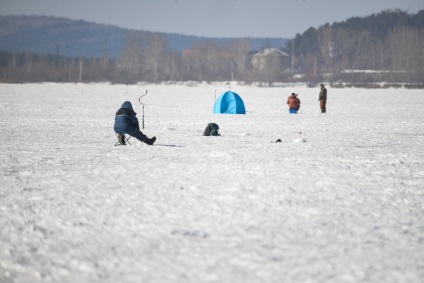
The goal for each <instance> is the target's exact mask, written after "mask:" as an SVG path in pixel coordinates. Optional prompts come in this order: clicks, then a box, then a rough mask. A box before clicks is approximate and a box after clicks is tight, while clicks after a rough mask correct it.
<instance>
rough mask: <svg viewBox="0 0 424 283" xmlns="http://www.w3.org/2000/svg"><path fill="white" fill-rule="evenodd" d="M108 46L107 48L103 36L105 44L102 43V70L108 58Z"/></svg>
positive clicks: (104, 68) (104, 69)
mask: <svg viewBox="0 0 424 283" xmlns="http://www.w3.org/2000/svg"><path fill="white" fill-rule="evenodd" d="M107 52H108V48H107V40H106V38H105V45H104V49H103V71H106V61H107V59H108V54H107Z"/></svg>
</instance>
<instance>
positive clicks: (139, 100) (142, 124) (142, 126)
mask: <svg viewBox="0 0 424 283" xmlns="http://www.w3.org/2000/svg"><path fill="white" fill-rule="evenodd" d="M146 95H147V89H146V93H145V94H143V95H141V96H140V97H139V98H138V102H140V104H141V105H143V114H142V118H141V121H142V123H141V128H142V129H144V103H143V102H141V98H142V97H143V96H146Z"/></svg>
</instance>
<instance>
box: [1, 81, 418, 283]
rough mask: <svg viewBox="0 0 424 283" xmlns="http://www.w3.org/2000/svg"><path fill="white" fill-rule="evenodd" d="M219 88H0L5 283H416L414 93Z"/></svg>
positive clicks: (233, 86) (415, 94) (113, 86)
mask: <svg viewBox="0 0 424 283" xmlns="http://www.w3.org/2000/svg"><path fill="white" fill-rule="evenodd" d="M228 88H229V86H227V85H219V84H199V85H198V86H185V85H132V86H125V85H109V84H55V83H44V84H0V109H1V111H0V116H1V120H0V129H1V135H0V160H1V162H0V169H1V170H0V186H1V187H0V282H2V283H12V282H13V283H15V282H16V283H17V282H31V283H34V282H120V283H127V282H143V283H144V282H154V283H157V282H167V283H168V282H196V283H198V282H266V283H272V282H423V278H424V194H423V192H424V92H423V90H411V89H355V88H352V89H338V88H328V97H329V99H328V104H327V114H320V113H319V112H320V110H319V105H318V104H319V103H318V101H317V100H318V93H319V88H318V87H317V88H306V87H301V86H297V87H294V88H290V87H286V88H282V87H281V88H259V87H252V86H241V85H236V84H233V85H231V90H232V91H234V92H236V93H238V94H239V95H240V96H241V97H242V98H243V100H244V103H245V106H246V110H247V114H246V115H216V114H212V108H213V103H214V99H215V96H218V95H219V94H221V93H223V92H225V91H227V90H228ZM146 90H148V95H147V96H145V97H143V101H144V103H145V129H144V133H145V134H147V135H148V136H149V137H151V136H153V135H155V136H156V137H157V142H156V144H155V145H154V146H148V145H145V144H143V143H140V142H139V141H137V140H135V139H131V140H130V142H131V144H132V145H131V146H125V147H124V146H116V147H115V146H114V144H115V142H116V136H115V134H114V132H113V121H114V115H115V112H116V111H117V110H118V108H119V107H120V105H121V104H122V102H124V101H125V100H129V101H131V102H132V103H133V105H134V108H135V111H136V112H138V117H139V119H140V121H141V115H142V107H141V104H139V102H138V97H139V96H140V95H143V94H144V93H145V91H146ZM291 92H295V93H299V98H300V99H301V101H302V106H301V109H300V111H299V112H300V113H299V114H296V115H290V114H289V113H288V110H287V106H286V99H287V97H288V96H289V95H290V93H291ZM210 122H214V123H217V124H218V125H219V126H220V133H221V135H222V136H220V137H204V136H202V133H203V130H204V129H205V127H206V125H207V124H208V123H210ZM277 139H281V141H282V142H280V143H275V141H276V140H277Z"/></svg>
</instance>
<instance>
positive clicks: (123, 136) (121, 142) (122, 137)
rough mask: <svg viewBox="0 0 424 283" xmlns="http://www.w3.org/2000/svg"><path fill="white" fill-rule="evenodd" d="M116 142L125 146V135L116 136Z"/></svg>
mask: <svg viewBox="0 0 424 283" xmlns="http://www.w3.org/2000/svg"><path fill="white" fill-rule="evenodd" d="M118 141H119V144H120V145H125V135H124V134H118Z"/></svg>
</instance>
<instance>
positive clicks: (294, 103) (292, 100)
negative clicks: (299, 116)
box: [287, 92, 300, 112]
mask: <svg viewBox="0 0 424 283" xmlns="http://www.w3.org/2000/svg"><path fill="white" fill-rule="evenodd" d="M297 96H298V94H295V93H294V92H293V93H292V94H291V95H290V96H289V97H288V98H287V105H288V106H289V109H290V110H295V111H296V112H297V111H298V110H299V108H300V99H299V98H297Z"/></svg>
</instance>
